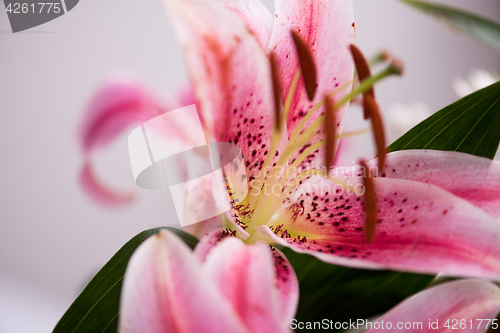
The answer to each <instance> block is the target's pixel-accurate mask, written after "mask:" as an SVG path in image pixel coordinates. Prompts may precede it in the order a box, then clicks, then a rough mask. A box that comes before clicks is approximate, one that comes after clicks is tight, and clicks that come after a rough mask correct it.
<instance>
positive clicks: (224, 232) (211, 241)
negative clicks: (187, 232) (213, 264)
mask: <svg viewBox="0 0 500 333" xmlns="http://www.w3.org/2000/svg"><path fill="white" fill-rule="evenodd" d="M234 236H235V233H234V232H233V231H231V230H230V229H226V228H217V229H213V230H210V231H208V232H207V233H206V234H205V235H204V236H203V237H202V238H201V239H200V241H199V242H198V244H196V247H195V248H194V252H193V253H194V255H195V256H196V257H197V258H198V259H199V260H200V262H204V261H205V260H206V259H207V255H208V253H210V251H212V249H213V248H214V246H215V245H217V244H218V243H219V242H220V241H221V240H223V239H225V238H226V237H234Z"/></svg>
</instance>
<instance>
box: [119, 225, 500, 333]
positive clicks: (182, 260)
mask: <svg viewBox="0 0 500 333" xmlns="http://www.w3.org/2000/svg"><path fill="white" fill-rule="evenodd" d="M297 303H298V281H297V278H296V276H295V273H294V271H293V268H292V266H291V265H290V263H289V262H288V261H287V259H286V258H285V257H284V255H283V253H281V252H280V251H279V250H277V249H275V248H273V247H268V246H266V245H264V244H262V243H256V244H252V245H249V246H247V245H245V244H244V243H243V242H242V241H241V240H239V239H238V238H237V237H234V233H231V232H230V231H227V230H214V231H212V232H210V233H209V234H207V235H206V236H205V237H204V238H202V239H201V240H200V242H199V244H198V245H197V246H196V248H195V250H194V252H191V250H190V249H189V248H188V247H187V246H186V245H185V244H184V242H183V241H182V240H180V239H179V238H178V237H177V236H176V235H174V234H173V233H171V232H170V231H167V230H163V231H161V232H160V233H159V234H158V235H156V236H152V237H150V238H149V239H147V240H146V241H145V242H144V243H143V244H141V245H140V246H139V248H137V250H136V251H135V253H134V254H133V256H132V257H131V259H130V261H129V264H128V266H127V271H126V274H125V278H124V281H123V286H122V296H121V300H120V317H119V332H120V333H125V332H130V333H132V332H153V333H154V332H183V333H188V332H231V333H233V332H259V333H260V332H272V333H276V332H290V331H291V329H295V328H307V327H308V326H307V325H310V326H311V328H312V327H314V326H312V325H314V323H300V322H297V320H296V319H294V315H295V311H296V309H297ZM499 311H500V289H499V288H498V286H496V285H494V284H492V283H490V282H486V281H481V280H460V281H454V282H450V283H445V284H441V285H438V286H435V287H432V288H430V289H426V290H424V291H422V292H420V293H418V294H416V295H415V296H413V297H411V298H409V299H407V300H405V301H403V302H401V303H400V304H399V305H397V306H396V307H394V308H393V309H392V310H390V311H389V312H387V313H386V314H384V315H383V316H382V317H380V318H378V319H377V320H370V321H369V322H368V321H367V320H361V322H360V320H358V321H356V324H359V325H361V327H362V328H364V329H368V332H370V333H371V332H389V331H396V332H403V331H410V332H444V331H446V330H447V329H446V325H449V327H450V326H453V325H456V326H457V327H456V328H457V329H461V331H466V332H485V331H486V330H487V328H488V327H491V326H492V325H493V327H495V325H498V323H496V321H492V320H491V319H493V318H495V317H496V315H497V314H498V312H499ZM457 318H458V319H457ZM454 320H455V321H457V323H458V324H455V322H454ZM334 324H337V323H334ZM397 325H400V327H398V326H397ZM405 325H406V326H405ZM408 325H409V326H408ZM430 325H432V327H431V326H430ZM332 328H333V326H332ZM358 328H359V327H358Z"/></svg>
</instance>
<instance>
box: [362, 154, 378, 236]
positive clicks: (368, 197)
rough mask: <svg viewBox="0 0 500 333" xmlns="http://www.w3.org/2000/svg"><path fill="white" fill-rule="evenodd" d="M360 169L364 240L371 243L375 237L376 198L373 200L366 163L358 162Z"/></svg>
mask: <svg viewBox="0 0 500 333" xmlns="http://www.w3.org/2000/svg"><path fill="white" fill-rule="evenodd" d="M360 164H361V167H362V168H363V169H364V170H365V175H366V177H365V179H364V186H365V214H366V217H365V218H366V220H365V225H366V228H365V238H366V241H367V242H372V241H373V238H374V237H375V222H376V220H377V207H376V198H375V188H374V184H373V180H372V177H371V174H370V170H368V168H367V166H366V163H365V162H364V161H360Z"/></svg>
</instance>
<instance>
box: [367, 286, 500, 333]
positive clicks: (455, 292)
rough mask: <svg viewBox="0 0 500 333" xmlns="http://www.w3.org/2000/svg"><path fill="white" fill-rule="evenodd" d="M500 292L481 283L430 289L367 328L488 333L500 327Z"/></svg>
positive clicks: (383, 330) (374, 330) (382, 330)
mask: <svg viewBox="0 0 500 333" xmlns="http://www.w3.org/2000/svg"><path fill="white" fill-rule="evenodd" d="M499 311H500V289H499V288H498V286H496V285H495V284H493V283H490V282H486V281H481V280H459V281H453V282H449V283H444V284H441V285H438V286H435V287H432V288H429V289H426V290H424V291H422V292H420V293H418V294H416V295H414V296H412V297H410V298H408V299H406V300H404V301H403V302H401V303H400V304H398V305H397V306H395V307H394V308H393V309H391V310H390V311H389V312H387V313H386V314H384V315H383V316H382V317H380V318H378V319H377V320H376V322H375V321H373V322H372V323H371V324H367V326H366V328H368V329H367V330H366V333H374V332H449V331H450V330H453V331H455V332H470V333H480V332H486V331H488V329H489V328H493V329H497V328H498V327H499V323H498V319H494V318H496V316H497V315H498V312H499Z"/></svg>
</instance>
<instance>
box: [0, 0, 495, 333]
mask: <svg viewBox="0 0 500 333" xmlns="http://www.w3.org/2000/svg"><path fill="white" fill-rule="evenodd" d="M440 2H446V3H449V4H454V5H456V6H460V7H462V8H469V9H471V10H474V11H475V12H477V13H482V14H483V15H486V16H489V17H491V18H493V19H496V20H500V2H498V0H448V1H440ZM271 3H272V2H270V1H267V2H266V4H268V5H270V6H272V5H271ZM354 4H355V10H356V29H357V35H358V45H359V47H360V48H361V49H362V50H363V51H364V52H365V53H366V54H367V55H370V54H374V53H375V52H377V51H378V50H380V49H382V48H384V49H388V50H390V51H391V52H392V53H394V54H396V55H398V56H400V57H401V58H402V59H403V61H404V63H405V65H406V73H405V75H404V77H403V78H401V79H396V78H391V79H390V80H387V81H386V82H384V83H382V84H381V85H380V86H379V87H378V88H377V96H378V98H379V102H380V104H381V106H382V108H383V109H387V108H390V107H391V105H393V104H394V103H413V102H415V101H422V102H424V103H426V104H428V105H429V106H430V107H431V108H432V109H433V110H438V109H440V108H441V107H443V106H445V105H447V104H449V103H451V102H453V101H454V100H455V99H456V96H455V94H454V92H453V90H452V88H451V81H452V80H453V78H454V77H456V76H466V75H467V74H468V72H469V71H470V70H471V69H472V68H476V67H482V68H486V69H495V68H499V67H500V57H499V53H497V52H495V51H493V50H491V49H489V48H487V47H484V46H482V45H481V44H478V43H477V42H475V41H472V40H470V39H468V38H467V37H463V36H460V35H456V34H455V33H453V32H451V31H450V30H448V29H447V28H445V27H443V26H442V25H438V24H437V23H435V22H434V21H433V20H432V19H430V18H428V17H426V16H424V15H422V14H420V13H417V12H415V11H414V10H412V9H410V8H408V7H406V6H404V5H402V4H401V3H399V2H398V1H396V0H354ZM116 73H128V74H131V75H134V76H135V77H137V78H139V79H141V80H142V81H143V82H144V83H145V84H147V85H148V86H149V87H151V89H152V91H154V92H155V93H156V95H157V96H159V97H160V98H162V99H163V100H165V101H166V100H167V99H168V98H169V97H172V96H173V95H174V94H175V91H176V89H177V88H178V87H179V85H180V84H181V83H183V82H186V74H185V69H184V67H183V62H182V58H181V53H180V50H179V47H178V45H177V43H176V41H175V39H174V36H173V33H172V30H171V28H170V26H169V24H168V21H167V19H166V16H165V14H164V10H163V7H162V4H161V1H160V0H141V1H138V0H106V1H102V0H81V1H80V3H79V4H78V5H77V6H76V7H75V8H74V9H73V10H72V11H70V12H69V13H68V14H66V15H64V16H62V17H61V18H59V19H56V20H54V21H52V22H49V23H47V24H44V25H42V26H39V27H35V28H33V29H31V30H28V31H26V32H21V33H17V34H12V33H11V32H10V26H9V24H8V21H7V15H6V13H5V11H4V10H3V7H2V9H0V115H1V116H0V117H1V118H0V154H1V155H0V156H1V157H0V161H1V163H0V177H1V181H0V332H1V333H4V332H6V333H11V332H23V333H25V332H47V331H50V330H51V329H52V328H53V327H54V325H55V324H56V322H57V320H58V319H59V318H60V316H61V315H62V314H63V313H64V311H65V310H66V308H67V307H68V306H69V305H70V304H71V302H72V301H73V300H74V298H75V297H76V296H77V295H78V293H79V292H80V290H81V289H82V288H83V287H84V285H85V284H86V282H87V281H88V280H89V279H90V278H91V277H92V275H93V274H95V273H96V271H97V270H98V269H99V268H100V267H101V266H102V265H103V264H104V263H105V262H106V261H107V260H108V259H109V258H110V257H111V256H112V255H113V254H114V252H116V250H118V249H119V248H120V246H121V245H123V244H124V243H125V242H126V241H127V240H128V239H130V238H131V237H133V236H134V235H135V234H137V233H138V232H140V231H141V230H143V229H145V228H149V227H155V226H160V225H177V224H178V222H177V217H176V215H175V211H174V209H173V204H172V199H171V197H170V196H169V193H168V192H167V191H148V190H141V189H139V188H135V185H134V181H133V177H132V172H131V170H130V165H129V160H128V152H127V146H126V134H124V135H123V136H122V138H121V139H120V140H118V141H117V142H116V143H115V144H114V145H113V146H112V147H111V148H110V149H107V150H106V151H103V152H102V153H100V154H99V155H98V156H97V167H98V171H99V173H100V174H101V175H102V177H103V178H105V179H106V180H107V181H108V183H110V184H113V185H114V186H116V187H118V188H122V189H135V191H136V193H137V197H138V200H137V201H136V203H134V204H132V205H130V206H128V207H124V208H121V209H107V208H103V207H101V206H99V205H97V204H95V203H94V202H92V201H91V200H89V198H87V197H86V196H85V194H84V193H83V191H82V190H81V188H80V187H79V184H78V181H77V175H78V172H79V168H80V166H81V159H82V156H81V153H80V149H79V146H78V142H77V139H76V129H77V127H78V123H79V120H80V118H81V115H82V111H83V109H84V106H85V104H86V102H87V101H88V99H89V97H90V96H91V95H92V93H93V92H95V91H96V89H97V88H98V87H99V85H100V84H102V82H103V81H104V80H105V79H106V78H109V77H110V76H111V75H114V74H116ZM351 118H352V119H354V120H353V121H355V119H358V118H359V117H358V116H356V115H355V116H351ZM351 118H350V119H351ZM354 127H356V126H355V125H354ZM367 138H368V139H369V137H368V136H367ZM368 139H367V140H368Z"/></svg>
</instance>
